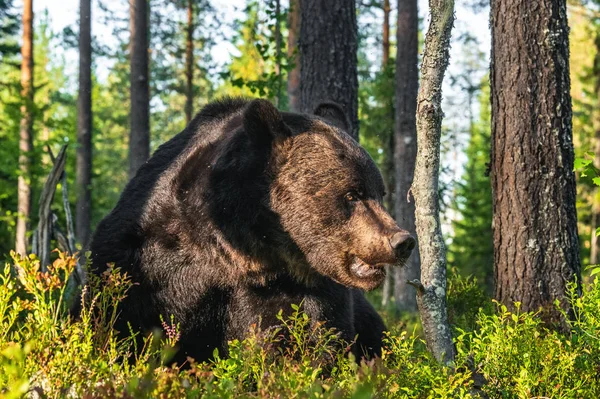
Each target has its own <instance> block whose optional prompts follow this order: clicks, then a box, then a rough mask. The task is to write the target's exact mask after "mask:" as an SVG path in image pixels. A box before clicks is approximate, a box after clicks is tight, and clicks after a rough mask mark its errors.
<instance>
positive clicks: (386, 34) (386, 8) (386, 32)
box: [381, 0, 391, 69]
mask: <svg viewBox="0 0 600 399" xmlns="http://www.w3.org/2000/svg"><path fill="white" fill-rule="evenodd" d="M390 12H391V7H390V0H383V53H382V57H381V63H382V69H385V67H386V65H387V63H388V61H389V60H390Z"/></svg>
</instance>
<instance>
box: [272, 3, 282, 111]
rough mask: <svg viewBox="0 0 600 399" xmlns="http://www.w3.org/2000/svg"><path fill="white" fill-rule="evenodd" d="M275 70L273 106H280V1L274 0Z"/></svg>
mask: <svg viewBox="0 0 600 399" xmlns="http://www.w3.org/2000/svg"><path fill="white" fill-rule="evenodd" d="M274 33H275V72H276V73H277V88H276V92H275V106H276V107H280V106H281V90H282V86H283V80H282V75H281V44H282V40H281V39H282V38H281V2H280V0H275V32H274Z"/></svg>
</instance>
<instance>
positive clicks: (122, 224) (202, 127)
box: [90, 98, 248, 272]
mask: <svg viewBox="0 0 600 399" xmlns="http://www.w3.org/2000/svg"><path fill="white" fill-rule="evenodd" d="M247 103H248V101H247V100H244V99H239V98H238V99H235V98H225V99H223V100H220V101H217V102H214V103H211V104H208V105H207V106H206V107H204V108H203V109H202V110H201V111H200V112H199V113H198V114H197V115H196V117H195V118H194V119H193V120H192V121H191V122H190V124H189V125H188V126H187V127H186V128H185V129H184V130H183V131H182V132H181V133H179V134H177V135H175V136H174V137H173V138H171V139H170V140H169V141H167V142H166V143H164V144H162V145H161V146H160V147H159V148H158V149H157V150H156V152H155V153H154V154H153V155H152V157H151V158H150V159H149V160H148V161H147V162H146V163H145V164H144V165H142V167H140V169H139V170H138V171H137V173H136V175H135V177H134V178H132V179H131V180H130V181H129V183H128V184H127V186H126V187H125V189H124V190H123V193H122V194H121V197H120V198H119V201H118V202H117V205H116V206H115V208H114V209H113V210H112V211H111V212H110V213H109V214H108V215H107V216H106V217H105V218H104V219H103V220H102V221H101V222H100V223H99V224H98V227H97V228H96V231H95V233H94V236H93V238H92V242H91V245H90V250H91V252H92V264H93V268H94V269H95V270H96V271H97V272H101V271H103V270H105V268H106V266H107V264H108V263H114V264H115V265H116V266H118V267H121V268H122V269H123V270H125V271H130V269H131V268H132V267H133V266H134V265H135V264H136V263H139V261H140V259H139V256H140V254H139V249H140V248H141V247H142V246H143V245H144V236H145V234H144V231H143V229H144V227H145V226H144V224H147V223H144V220H145V219H148V218H149V217H150V218H151V217H152V216H151V215H150V216H149V213H152V212H151V211H152V208H153V207H156V206H157V205H158V203H161V204H165V203H166V204H168V203H169V202H171V203H172V202H174V200H173V199H172V198H171V197H172V193H171V192H170V190H171V187H170V185H171V183H172V182H173V180H174V179H175V178H177V174H178V173H179V170H180V169H181V168H182V166H183V164H184V163H185V162H186V159H188V158H190V157H191V156H193V155H194V154H195V153H198V152H201V151H205V152H206V148H207V147H210V146H214V143H216V142H218V141H219V140H220V139H221V138H222V137H223V136H224V135H226V134H228V133H229V134H230V133H232V131H234V130H235V128H236V126H232V122H233V125H237V124H239V123H235V122H234V120H236V119H239V120H240V121H241V117H238V116H240V115H241V111H242V110H243V109H244V107H245V106H246V105H247ZM213 156H218V154H213ZM163 208H164V207H163ZM164 216H167V215H164Z"/></svg>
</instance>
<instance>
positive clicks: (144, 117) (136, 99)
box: [129, 0, 150, 179]
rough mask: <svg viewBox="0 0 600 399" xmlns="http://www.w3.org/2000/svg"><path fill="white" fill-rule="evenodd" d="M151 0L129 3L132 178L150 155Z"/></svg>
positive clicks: (130, 166) (130, 165)
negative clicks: (149, 41) (149, 47)
mask: <svg viewBox="0 0 600 399" xmlns="http://www.w3.org/2000/svg"><path fill="white" fill-rule="evenodd" d="M148 8H149V6H148V0H129V14H130V34H131V37H130V46H131V51H130V63H131V76H130V85H131V87H130V101H131V126H130V127H129V129H130V133H129V178H130V179H131V178H133V176H135V173H136V172H137V170H138V169H139V168H140V166H142V165H143V164H144V163H145V162H146V160H147V159H148V157H149V155H150V111H149V108H150V94H149V87H148Z"/></svg>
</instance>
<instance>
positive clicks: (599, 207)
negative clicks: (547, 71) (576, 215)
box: [590, 34, 600, 265]
mask: <svg viewBox="0 0 600 399" xmlns="http://www.w3.org/2000/svg"><path fill="white" fill-rule="evenodd" d="M594 42H595V47H596V57H595V58H594V67H593V72H594V77H595V79H596V81H595V91H596V98H598V99H600V34H596V38H595V40H594ZM594 111H595V112H594V130H595V134H594V154H595V158H596V159H595V160H597V159H598V157H600V100H599V101H598V104H597V105H596V109H595V110H594ZM594 164H595V166H596V167H600V165H598V163H597V162H594ZM599 223H600V190H599V189H598V188H597V187H596V188H594V189H593V190H592V225H591V237H590V264H592V265H597V264H598V263H599V261H600V259H599V256H598V255H599V252H600V251H599V249H600V248H598V245H599V244H600V243H599V242H598V241H599V240H598V237H597V236H596V228H597V227H600V226H599V225H598V224H599Z"/></svg>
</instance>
